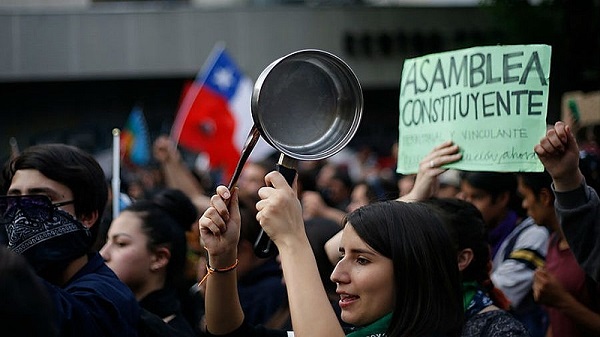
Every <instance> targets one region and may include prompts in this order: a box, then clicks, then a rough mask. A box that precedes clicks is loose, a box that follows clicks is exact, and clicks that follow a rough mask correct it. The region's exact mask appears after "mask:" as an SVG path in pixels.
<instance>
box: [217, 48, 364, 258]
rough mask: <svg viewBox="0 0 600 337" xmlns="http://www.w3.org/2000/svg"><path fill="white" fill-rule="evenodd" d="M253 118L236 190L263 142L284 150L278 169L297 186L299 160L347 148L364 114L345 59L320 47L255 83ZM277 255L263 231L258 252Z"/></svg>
mask: <svg viewBox="0 0 600 337" xmlns="http://www.w3.org/2000/svg"><path fill="white" fill-rule="evenodd" d="M251 107H252V119H253V122H254V125H253V127H252V129H251V130H250V133H249V135H248V139H247V141H246V144H245V145H244V149H243V150H242V155H241V156H240V161H239V162H238V165H237V167H236V170H235V173H234V175H233V177H232V178H231V182H230V184H229V188H233V187H234V186H235V184H236V182H237V179H238V177H239V174H240V172H241V170H242V167H243V166H244V163H245V162H246V160H247V159H248V156H249V155H250V152H251V151H252V148H253V147H254V145H255V144H256V142H257V141H258V138H259V137H260V136H262V138H263V139H264V140H265V141H266V142H267V143H268V144H269V145H271V146H272V147H273V148H275V149H276V150H277V151H279V152H280V158H279V162H278V163H277V166H276V168H277V170H278V171H279V172H281V173H282V174H283V176H284V177H285V178H286V180H287V182H288V183H289V184H290V185H291V183H292V182H293V180H294V178H295V176H296V164H297V161H298V160H321V159H325V158H328V157H330V156H332V155H334V154H336V153H337V152H339V151H340V150H342V149H343V148H344V147H345V146H346V145H347V144H348V143H349V142H350V140H351V139H352V137H353V136H354V134H355V133H356V131H357V129H358V127H359V124H360V120H361V117H362V111H363V95H362V89H361V86H360V83H359V81H358V78H357V77H356V75H355V74H354V72H353V71H352V69H351V68H350V67H349V66H348V65H347V64H346V62H344V61H343V60H342V59H340V58H339V57H337V56H335V55H333V54H331V53H329V52H326V51H323V50H318V49H304V50H299V51H296V52H293V53H291V54H288V55H286V56H283V57H281V58H279V59H277V60H275V61H274V62H272V63H271V64H270V65H269V66H267V67H266V68H265V69H264V70H263V71H262V73H261V74H260V75H259V77H258V79H257V80H256V82H255V84H254V89H253V92H252V103H251ZM275 252H276V248H275V246H274V245H273V244H272V242H271V240H270V238H269V237H268V236H267V235H266V234H265V233H264V232H263V231H262V230H261V232H260V234H259V236H258V238H257V240H256V242H255V244H254V253H255V254H256V255H257V256H259V257H268V256H272V255H273V254H274V253H275Z"/></svg>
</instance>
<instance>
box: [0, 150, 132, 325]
mask: <svg viewBox="0 0 600 337" xmlns="http://www.w3.org/2000/svg"><path fill="white" fill-rule="evenodd" d="M2 192H4V193H6V194H7V196H5V197H1V198H0V206H1V209H0V214H1V215H2V223H3V224H5V225H7V226H6V230H7V238H8V248H9V249H10V250H12V251H14V252H16V253H18V254H21V255H23V256H24V257H25V258H26V259H27V261H28V262H29V264H30V265H31V266H32V268H33V269H34V270H35V271H36V273H37V275H39V276H40V279H41V280H42V282H43V283H44V285H45V286H46V288H47V291H48V292H49V294H50V298H51V299H52V303H53V305H54V310H55V312H56V315H57V324H58V329H59V335H60V336H77V337H79V336H136V335H137V324H138V319H139V316H140V310H139V306H138V303H137V301H136V299H135V297H134V295H133V293H132V292H131V290H130V289H129V288H128V287H127V285H125V284H124V283H123V282H121V281H120V280H119V279H118V278H117V276H116V275H115V274H114V272H113V271H112V270H110V268H108V266H106V264H104V260H103V259H102V257H101V256H100V254H98V253H97V252H90V250H91V247H92V245H93V244H94V241H95V239H96V236H97V230H98V224H99V222H100V217H101V215H102V213H103V211H104V208H105V206H106V201H107V195H108V187H107V185H106V182H105V177H104V172H103V171H102V168H101V167H100V165H99V164H98V163H97V162H96V160H95V159H94V158H93V157H92V156H91V155H89V154H88V153H86V152H84V151H82V150H80V149H78V148H76V147H73V146H69V145H64V144H44V145H36V146H32V147H30V148H28V149H26V150H24V151H23V152H22V153H21V154H20V155H19V156H17V157H16V158H14V159H12V160H11V161H10V162H8V163H7V165H6V166H5V169H4V172H3V186H2Z"/></svg>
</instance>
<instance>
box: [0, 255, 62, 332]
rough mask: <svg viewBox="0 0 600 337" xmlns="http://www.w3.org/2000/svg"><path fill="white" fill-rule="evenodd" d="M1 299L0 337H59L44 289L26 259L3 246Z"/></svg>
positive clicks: (0, 270)
mask: <svg viewBox="0 0 600 337" xmlns="http://www.w3.org/2000/svg"><path fill="white" fill-rule="evenodd" d="M0 298H1V299H2V300H0V325H1V326H2V336H5V337H18V336H24V335H25V336H29V337H54V336H58V328H57V326H56V317H55V314H54V308H53V306H52V301H51V299H50V296H49V295H48V292H47V291H46V288H45V287H44V285H43V284H42V282H41V281H40V279H39V278H38V277H37V275H36V274H35V272H34V271H33V269H32V268H31V266H30V265H29V264H28V263H27V261H26V260H25V258H24V257H23V256H21V255H17V254H15V253H13V252H11V251H10V250H8V249H7V248H6V247H5V246H0Z"/></svg>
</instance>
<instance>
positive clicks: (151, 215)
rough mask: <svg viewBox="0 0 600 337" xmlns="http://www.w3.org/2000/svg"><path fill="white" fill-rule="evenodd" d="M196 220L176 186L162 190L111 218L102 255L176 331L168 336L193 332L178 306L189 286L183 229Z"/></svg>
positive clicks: (142, 302) (145, 304)
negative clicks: (187, 282) (186, 273)
mask: <svg viewBox="0 0 600 337" xmlns="http://www.w3.org/2000/svg"><path fill="white" fill-rule="evenodd" d="M197 218H198V212H197V210H196V208H195V206H194V205H193V204H192V202H191V200H190V199H189V198H188V197H187V196H186V195H185V194H184V193H183V192H181V191H180V190H177V189H165V190H163V191H162V192H160V193H157V194H156V195H155V196H154V197H153V198H152V200H138V201H136V202H134V203H133V204H131V205H130V206H128V207H126V208H125V209H124V210H123V211H122V212H121V213H120V214H119V216H118V217H117V218H116V219H114V220H113V222H112V224H111V226H110V228H109V230H108V239H107V242H106V244H105V245H104V247H102V249H101V250H100V254H101V255H102V257H103V258H104V260H105V261H106V264H107V265H108V266H109V267H110V268H111V269H112V270H113V271H114V272H115V274H117V276H118V277H119V279H121V281H123V282H125V283H126V284H127V285H128V286H129V288H131V290H132V291H133V293H134V294H135V297H136V299H137V300H138V301H139V302H140V305H141V307H142V308H144V309H145V310H148V311H150V312H151V313H153V314H155V315H157V316H159V317H160V318H161V319H162V321H163V323H162V324H168V325H169V326H170V327H172V328H173V329H174V331H173V333H172V336H188V337H192V336H194V335H195V332H194V330H193V328H192V326H191V325H190V322H188V320H187V319H186V318H185V316H184V315H183V312H182V308H181V302H182V296H184V295H187V290H188V288H189V287H190V285H189V284H186V283H184V281H185V275H184V270H185V264H186V253H187V247H186V236H185V231H186V230H187V229H188V228H189V227H190V224H191V223H194V222H195V221H196V219H197Z"/></svg>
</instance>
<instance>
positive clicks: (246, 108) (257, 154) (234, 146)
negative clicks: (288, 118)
mask: <svg viewBox="0 0 600 337" xmlns="http://www.w3.org/2000/svg"><path fill="white" fill-rule="evenodd" d="M252 90H253V82H252V80H251V79H250V78H248V77H247V76H245V75H244V74H243V73H242V71H241V70H240V68H239V67H238V66H237V65H236V63H235V62H234V61H233V59H232V58H231V57H230V56H229V54H228V53H227V52H226V50H225V48H224V46H223V45H222V44H218V45H217V46H216V47H215V48H214V49H213V51H212V53H211V55H210V56H209V58H208V60H207V63H206V64H205V66H204V67H203V68H202V70H201V71H200V72H199V73H198V76H197V77H196V79H195V80H194V82H193V83H192V84H191V85H190V86H189V88H188V89H187V91H186V93H185V95H184V97H183V99H182V102H181V104H180V106H179V110H178V112H177V116H176V117H175V121H174V123H173V127H172V129H171V138H172V139H173V140H174V141H175V142H176V143H177V144H179V145H180V146H182V147H183V148H185V149H187V150H189V151H193V152H195V153H199V154H204V155H205V156H207V157H208V160H209V165H210V168H211V169H213V170H220V171H221V173H222V177H223V180H224V181H225V180H227V179H229V178H230V177H231V176H232V175H233V171H234V170H235V167H236V165H237V161H238V160H239V157H240V153H241V149H242V148H243V144H244V143H245V141H246V138H247V136H248V132H250V129H251V128H252V124H253V120H252V112H251V99H252ZM261 142H262V144H261ZM272 151H273V150H272V149H271V148H270V147H269V146H268V145H267V144H266V143H265V142H264V141H263V140H262V139H261V140H260V141H259V143H258V144H257V145H256V147H255V150H254V151H253V152H252V156H251V158H254V159H259V158H261V157H263V158H264V157H265V156H266V155H267V154H269V153H270V152H272Z"/></svg>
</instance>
